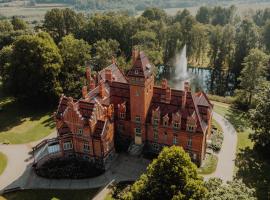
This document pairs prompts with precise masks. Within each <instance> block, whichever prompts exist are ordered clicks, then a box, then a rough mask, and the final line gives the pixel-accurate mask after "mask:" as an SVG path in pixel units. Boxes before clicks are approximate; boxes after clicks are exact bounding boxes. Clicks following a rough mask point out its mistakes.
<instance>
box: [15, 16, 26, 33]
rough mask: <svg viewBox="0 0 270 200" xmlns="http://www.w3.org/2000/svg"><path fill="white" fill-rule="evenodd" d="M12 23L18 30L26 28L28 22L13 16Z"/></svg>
mask: <svg viewBox="0 0 270 200" xmlns="http://www.w3.org/2000/svg"><path fill="white" fill-rule="evenodd" d="M11 24H12V25H13V29H14V30H15V31H17V30H26V29H27V24H26V22H25V21H23V20H22V19H20V18H18V17H15V16H13V17H12V20H11Z"/></svg>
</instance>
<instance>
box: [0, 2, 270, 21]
mask: <svg viewBox="0 0 270 200" xmlns="http://www.w3.org/2000/svg"><path fill="white" fill-rule="evenodd" d="M236 5H237V7H238V12H239V14H240V15H241V16H245V15H246V14H250V11H249V10H250V9H254V10H256V9H264V8H267V7H270V2H264V3H245V2H242V3H238V4H236ZM224 6H225V5H224ZM226 6H228V5H226ZM67 7H70V6H69V5H66V4H36V6H32V7H29V6H28V1H13V2H11V3H0V15H3V16H6V17H12V16H14V15H15V16H21V17H23V18H24V19H25V20H26V21H30V22H31V21H34V20H37V21H40V20H42V19H43V17H44V14H45V13H46V12H47V11H48V10H51V9H52V8H67ZM198 8H199V7H198V6H197V7H187V8H186V9H188V10H190V12H191V13H192V14H193V15H195V14H196V12H197V10H198ZM183 9H184V8H167V9H165V11H166V12H167V13H168V14H169V15H175V14H176V13H177V11H179V10H183ZM81 12H85V13H86V11H81ZM89 12H90V11H89ZM89 12H88V13H89ZM142 12H143V11H140V12H138V13H137V15H141V14H142Z"/></svg>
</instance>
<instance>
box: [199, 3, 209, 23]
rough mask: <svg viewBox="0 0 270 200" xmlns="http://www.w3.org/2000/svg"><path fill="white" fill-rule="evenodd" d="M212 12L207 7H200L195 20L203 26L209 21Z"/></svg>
mask: <svg viewBox="0 0 270 200" xmlns="http://www.w3.org/2000/svg"><path fill="white" fill-rule="evenodd" d="M211 15H212V10H211V8H209V7H206V6H202V7H200V9H199V10H198V12H197V14H196V20H197V21H198V22H200V23H203V24H209V23H210V21H211Z"/></svg>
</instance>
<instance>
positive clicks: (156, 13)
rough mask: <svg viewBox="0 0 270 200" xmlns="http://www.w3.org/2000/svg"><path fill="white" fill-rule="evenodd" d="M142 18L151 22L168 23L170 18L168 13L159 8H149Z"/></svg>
mask: <svg viewBox="0 0 270 200" xmlns="http://www.w3.org/2000/svg"><path fill="white" fill-rule="evenodd" d="M142 16H143V17H145V18H147V19H149V20H150V21H161V20H162V21H166V20H167V17H168V16H167V14H166V12H165V11H164V10H162V9H159V8H147V9H146V10H145V11H144V12H143V13H142Z"/></svg>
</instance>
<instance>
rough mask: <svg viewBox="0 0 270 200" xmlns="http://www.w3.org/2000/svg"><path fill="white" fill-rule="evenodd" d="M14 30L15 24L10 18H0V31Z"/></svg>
mask: <svg viewBox="0 0 270 200" xmlns="http://www.w3.org/2000/svg"><path fill="white" fill-rule="evenodd" d="M10 31H13V26H12V24H11V23H10V22H9V21H8V20H0V33H2V32H10Z"/></svg>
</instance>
